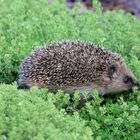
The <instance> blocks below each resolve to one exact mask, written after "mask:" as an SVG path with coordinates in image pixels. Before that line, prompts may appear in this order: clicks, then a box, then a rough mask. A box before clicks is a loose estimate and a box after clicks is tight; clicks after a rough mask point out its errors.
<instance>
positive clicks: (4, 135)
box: [0, 85, 140, 140]
mask: <svg viewBox="0 0 140 140" xmlns="http://www.w3.org/2000/svg"><path fill="white" fill-rule="evenodd" d="M75 94H77V93H75ZM75 96H77V95H75ZM127 96H129V98H127V99H126V98H124V97H123V96H118V97H117V98H116V101H115V102H113V101H112V99H110V98H109V99H104V98H100V97H99V96H98V94H97V93H94V94H93V99H92V100H91V101H90V102H89V101H88V102H87V103H86V105H85V106H84V107H83V108H82V109H81V110H80V111H79V112H77V109H76V107H75V106H73V104H77V100H78V98H79V97H75V100H74V101H73V104H72V105H71V104H70V102H69V95H68V94H63V93H62V92H61V91H58V92H57V93H56V95H54V94H52V93H49V92H48V90H46V89H37V88H32V89H31V91H23V90H17V86H16V85H0V112H1V115H0V139H10V140H12V139H13V140H15V139H19V140H22V139H23V140H28V139H29V140H30V139H47V140H59V139H60V140H63V139H69V140H73V139H75V140H77V139H84V140H90V139H108V140H112V139H136V140H137V139H140V132H139V130H140V121H139V120H140V92H138V91H135V92H134V94H131V95H127ZM106 100H107V101H106ZM103 101H104V103H103ZM67 108H73V109H71V111H73V112H72V113H67V112H66V110H67Z"/></svg>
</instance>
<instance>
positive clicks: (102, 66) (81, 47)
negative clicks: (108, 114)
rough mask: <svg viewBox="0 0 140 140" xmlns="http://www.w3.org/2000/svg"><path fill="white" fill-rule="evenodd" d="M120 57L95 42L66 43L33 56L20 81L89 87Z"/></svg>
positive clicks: (59, 43)
mask: <svg viewBox="0 0 140 140" xmlns="http://www.w3.org/2000/svg"><path fill="white" fill-rule="evenodd" d="M115 61H120V63H122V62H123V61H122V59H121V56H120V55H118V54H116V53H112V52H109V51H107V50H106V49H103V48H101V47H99V46H96V45H94V44H92V43H84V42H81V41H63V42H58V43H54V44H51V45H49V46H44V47H42V48H39V49H37V50H36V51H35V52H33V53H32V54H30V55H29V56H28V57H27V58H26V59H25V60H24V62H23V63H22V65H21V72H20V79H22V80H23V81H30V82H35V83H41V84H42V85H55V86H72V85H78V84H81V85H82V84H89V83H91V82H93V81H95V80H97V79H98V78H100V76H101V75H102V74H103V73H104V72H107V69H108V67H109V65H111V64H113V63H114V62H115Z"/></svg>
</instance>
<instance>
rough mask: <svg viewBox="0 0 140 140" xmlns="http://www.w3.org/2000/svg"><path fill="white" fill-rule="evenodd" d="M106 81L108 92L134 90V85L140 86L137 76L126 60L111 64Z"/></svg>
mask: <svg viewBox="0 0 140 140" xmlns="http://www.w3.org/2000/svg"><path fill="white" fill-rule="evenodd" d="M104 81H105V84H104V85H105V88H104V89H105V91H104V92H105V93H106V94H109V93H118V92H132V89H133V87H135V86H139V83H138V81H137V79H136V77H135V76H134V74H133V73H132V72H131V71H130V70H129V68H128V67H127V66H126V64H125V63H124V62H122V63H117V62H116V63H115V64H113V65H111V66H110V67H109V69H108V73H107V74H106V76H105V78H104Z"/></svg>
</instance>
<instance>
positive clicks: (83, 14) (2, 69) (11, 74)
mask: <svg viewBox="0 0 140 140" xmlns="http://www.w3.org/2000/svg"><path fill="white" fill-rule="evenodd" d="M94 5H95V8H96V12H95V13H92V12H90V11H86V10H85V11H84V10H82V9H81V7H80V5H77V7H75V8H74V9H68V8H67V7H66V6H65V3H64V1H54V2H52V3H51V4H50V3H48V1H47V0H38V1H35V0H30V1H22V0H3V1H2V0H1V1H0V7H1V8H0V83H1V84H0V140H1V139H2V140H4V139H10V140H15V139H19V140H21V139H23V140H28V139H41V140H43V139H49V140H55V139H57V140H59V139H60V140H63V139H68V140H73V139H75V140H77V139H83V140H90V139H97V140H102V139H103V140H104V139H105V140H108V139H110V140H112V139H126V140H127V139H136V140H139V139H140V92H139V91H137V90H135V91H134V93H133V94H130V95H124V94H121V95H117V96H115V97H113V99H112V98H101V97H98V94H97V93H95V94H93V99H92V100H91V101H88V102H87V103H86V105H85V106H84V107H83V108H82V109H81V110H80V111H77V108H76V106H77V104H78V100H79V94H78V93H75V96H74V101H73V102H70V100H69V99H70V97H69V95H68V94H64V93H63V92H62V91H58V92H57V94H51V93H49V92H48V90H47V89H41V90H39V89H37V88H33V89H31V91H28V92H27V91H22V90H20V91H19V90H17V85H16V82H14V81H16V80H17V77H18V71H19V65H20V63H21V62H22V60H23V59H24V58H25V57H26V56H27V55H28V54H29V53H30V52H31V51H33V50H34V49H35V48H37V47H40V46H41V45H44V44H49V43H51V42H55V41H61V40H76V39H78V40H83V41H91V42H94V43H95V44H100V45H101V46H104V47H105V48H108V49H109V50H112V51H114V52H118V53H120V54H121V55H122V56H123V58H124V59H125V60H126V62H127V64H128V66H129V67H130V68H131V70H132V71H133V72H134V74H135V75H136V77H137V78H138V80H139V81H140V39H139V37H140V21H138V20H137V19H135V17H133V16H131V15H129V14H126V13H124V11H118V12H112V11H109V12H106V13H102V12H101V10H100V9H101V8H100V4H99V3H98V2H97V1H94ZM13 82H14V84H13ZM6 84H7V85H6ZM8 84H9V85H8ZM67 110H70V112H67Z"/></svg>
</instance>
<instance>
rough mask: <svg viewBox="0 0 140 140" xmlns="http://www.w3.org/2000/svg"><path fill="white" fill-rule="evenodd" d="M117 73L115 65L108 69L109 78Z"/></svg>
mask: <svg viewBox="0 0 140 140" xmlns="http://www.w3.org/2000/svg"><path fill="white" fill-rule="evenodd" d="M116 71H117V68H116V66H115V65H112V66H110V68H109V76H110V77H112V75H113V74H114V73H115V72H116Z"/></svg>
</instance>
